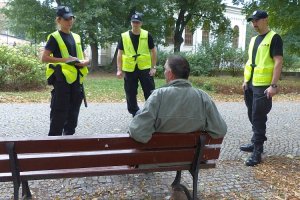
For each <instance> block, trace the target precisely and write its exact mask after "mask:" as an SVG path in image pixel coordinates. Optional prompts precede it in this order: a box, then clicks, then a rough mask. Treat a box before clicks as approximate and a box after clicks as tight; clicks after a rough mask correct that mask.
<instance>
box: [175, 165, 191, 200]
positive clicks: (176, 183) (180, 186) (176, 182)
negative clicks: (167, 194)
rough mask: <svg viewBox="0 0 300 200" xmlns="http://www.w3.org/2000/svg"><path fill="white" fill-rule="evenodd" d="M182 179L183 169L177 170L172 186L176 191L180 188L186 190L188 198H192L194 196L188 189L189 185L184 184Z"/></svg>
mask: <svg viewBox="0 0 300 200" xmlns="http://www.w3.org/2000/svg"><path fill="white" fill-rule="evenodd" d="M180 181H181V171H177V172H176V177H175V179H174V181H173V183H172V184H171V186H172V188H173V190H174V191H176V190H179V191H182V190H183V191H184V193H185V195H186V197H187V199H188V200H192V196H191V194H190V191H189V190H188V189H187V187H185V186H184V185H182V184H181V183H180Z"/></svg>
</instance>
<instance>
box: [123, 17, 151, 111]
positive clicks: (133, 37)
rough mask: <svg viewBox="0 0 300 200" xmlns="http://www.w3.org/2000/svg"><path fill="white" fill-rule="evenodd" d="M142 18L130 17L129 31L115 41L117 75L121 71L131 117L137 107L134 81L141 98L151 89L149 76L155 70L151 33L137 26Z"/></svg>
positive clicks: (148, 94)
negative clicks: (140, 87) (141, 91)
mask: <svg viewBox="0 0 300 200" xmlns="http://www.w3.org/2000/svg"><path fill="white" fill-rule="evenodd" d="M141 26H142V18H141V16H140V15H139V14H134V15H132V17H131V27H132V29H131V30H130V31H127V32H124V33H122V34H121V40H120V41H119V43H118V55H117V77H118V78H121V77H122V75H123V72H124V73H125V74H124V89H125V93H126V100H127V109H128V111H129V113H131V114H132V116H135V114H136V112H137V111H138V110H139V107H138V104H137V89H138V81H140V83H141V86H142V89H143V92H144V97H145V100H147V99H148V97H149V96H150V94H151V91H152V90H154V89H155V84H154V79H153V76H154V75H155V73H156V48H155V46H154V42H153V38H152V35H151V34H150V33H149V32H148V31H146V30H144V29H142V28H141Z"/></svg>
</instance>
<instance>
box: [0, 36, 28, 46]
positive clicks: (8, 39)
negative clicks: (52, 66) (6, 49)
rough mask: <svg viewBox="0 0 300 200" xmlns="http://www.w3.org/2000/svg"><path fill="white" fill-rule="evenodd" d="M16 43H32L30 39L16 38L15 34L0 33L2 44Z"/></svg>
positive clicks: (11, 44)
mask: <svg viewBox="0 0 300 200" xmlns="http://www.w3.org/2000/svg"><path fill="white" fill-rule="evenodd" d="M14 44H15V45H24V44H30V41H27V40H23V39H19V38H16V37H14V36H10V35H7V34H0V45H9V46H13V45H14Z"/></svg>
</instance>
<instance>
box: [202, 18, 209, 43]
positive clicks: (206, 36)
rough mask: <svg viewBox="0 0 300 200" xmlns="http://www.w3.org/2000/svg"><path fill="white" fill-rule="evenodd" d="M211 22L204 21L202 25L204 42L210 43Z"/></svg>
mask: <svg viewBox="0 0 300 200" xmlns="http://www.w3.org/2000/svg"><path fill="white" fill-rule="evenodd" d="M209 32H210V22H209V21H204V23H203V26H202V44H205V43H209Z"/></svg>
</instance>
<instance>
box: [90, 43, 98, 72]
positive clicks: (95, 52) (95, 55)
mask: <svg viewBox="0 0 300 200" xmlns="http://www.w3.org/2000/svg"><path fill="white" fill-rule="evenodd" d="M90 46H91V51H92V62H91V71H95V70H96V68H97V67H98V65H99V63H98V58H99V55H98V44H97V43H91V44H90Z"/></svg>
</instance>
